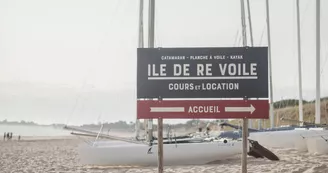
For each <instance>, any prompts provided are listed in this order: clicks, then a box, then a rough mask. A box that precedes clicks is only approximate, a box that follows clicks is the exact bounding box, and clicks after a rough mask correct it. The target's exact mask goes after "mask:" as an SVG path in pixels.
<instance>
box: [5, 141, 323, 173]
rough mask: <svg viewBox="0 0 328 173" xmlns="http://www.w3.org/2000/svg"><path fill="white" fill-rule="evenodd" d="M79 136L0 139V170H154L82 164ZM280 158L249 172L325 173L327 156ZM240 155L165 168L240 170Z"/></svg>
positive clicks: (254, 162) (202, 172)
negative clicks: (79, 153) (193, 164)
mask: <svg viewBox="0 0 328 173" xmlns="http://www.w3.org/2000/svg"><path fill="white" fill-rule="evenodd" d="M81 142H82V141H81V140H79V139H78V138H76V137H65V138H61V139H50V138H43V139H41V138H38V139H32V138H29V139H24V140H21V141H17V140H13V141H5V142H4V141H2V140H0V172H1V173H11V172H29V173H34V172H42V173H44V172H77V173H79V172H91V173H93V172H94V173H120V172H123V173H155V172H157V168H156V167H147V168H140V167H134V168H126V167H125V168H124V167H123V168H122V167H91V166H83V165H80V164H79V160H78V153H77V151H76V147H77V146H78V144H79V143H81ZM271 150H272V151H273V152H274V153H275V154H277V155H278V156H279V157H280V159H281V160H280V161H269V160H267V159H255V158H252V157H248V172H250V173H251V172H253V173H261V172H268V173H278V172H283V173H301V172H303V173H326V172H328V155H314V154H308V153H306V152H298V151H296V150H291V149H271ZM240 163H241V160H240V156H236V157H235V158H233V159H230V160H227V161H220V162H215V163H212V164H209V165H202V166H175V167H165V171H164V172H166V173H214V172H225V173H239V172H240V170H241V164H240Z"/></svg>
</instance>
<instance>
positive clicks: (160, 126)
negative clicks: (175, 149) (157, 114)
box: [157, 118, 164, 173]
mask: <svg viewBox="0 0 328 173" xmlns="http://www.w3.org/2000/svg"><path fill="white" fill-rule="evenodd" d="M157 149H158V173H163V155H164V153H163V119H162V118H158V126H157Z"/></svg>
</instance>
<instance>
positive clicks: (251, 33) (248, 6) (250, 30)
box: [247, 0, 261, 128]
mask: <svg viewBox="0 0 328 173" xmlns="http://www.w3.org/2000/svg"><path fill="white" fill-rule="evenodd" d="M247 11H248V24H249V33H250V39H251V46H252V47H253V46H254V42H253V27H252V18H251V7H250V3H249V0H247ZM258 122H259V125H258V127H259V128H260V126H261V119H259V121H258ZM252 126H253V124H252V120H251V119H249V120H248V128H252Z"/></svg>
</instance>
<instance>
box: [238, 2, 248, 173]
mask: <svg viewBox="0 0 328 173" xmlns="http://www.w3.org/2000/svg"><path fill="white" fill-rule="evenodd" d="M240 7H241V25H242V31H243V46H244V47H246V46H247V36H246V15H245V5H244V0H240ZM247 131H248V119H247V118H244V119H243V134H242V136H243V149H242V157H241V169H242V173H247V143H248V139H247V137H248V132H247Z"/></svg>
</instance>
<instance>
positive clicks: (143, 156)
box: [78, 141, 242, 166]
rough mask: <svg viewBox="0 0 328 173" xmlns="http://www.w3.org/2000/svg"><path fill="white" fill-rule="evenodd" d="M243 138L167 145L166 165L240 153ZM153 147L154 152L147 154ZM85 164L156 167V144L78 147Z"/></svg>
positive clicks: (198, 161)
mask: <svg viewBox="0 0 328 173" xmlns="http://www.w3.org/2000/svg"><path fill="white" fill-rule="evenodd" d="M241 145H242V143H241V141H231V142H227V143H223V142H208V143H182V144H164V145H163V151H164V158H163V159H164V165H166V166H169V165H197V164H207V163H210V162H213V161H217V160H224V159H227V158H229V157H231V156H234V155H236V154H240V153H241V149H242V147H241ZM150 148H151V150H150V151H151V153H148V151H149V149H150ZM78 152H79V157H80V161H81V163H82V164H87V165H99V166H124V165H129V166H155V165H157V153H158V151H157V145H154V146H152V147H150V146H147V145H143V144H135V143H128V142H121V141H110V142H108V141H107V142H99V143H97V144H96V145H95V146H89V145H87V144H81V145H79V147H78Z"/></svg>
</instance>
